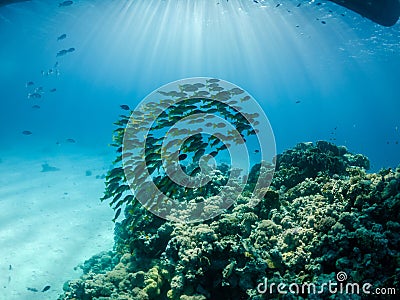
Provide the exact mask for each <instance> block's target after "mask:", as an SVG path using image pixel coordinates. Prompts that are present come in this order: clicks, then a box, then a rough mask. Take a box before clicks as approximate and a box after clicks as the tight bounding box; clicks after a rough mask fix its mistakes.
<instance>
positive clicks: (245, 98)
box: [240, 96, 250, 102]
mask: <svg viewBox="0 0 400 300" xmlns="http://www.w3.org/2000/svg"><path fill="white" fill-rule="evenodd" d="M248 100H250V96H245V97H243V98H242V99H240V102H245V101H248Z"/></svg>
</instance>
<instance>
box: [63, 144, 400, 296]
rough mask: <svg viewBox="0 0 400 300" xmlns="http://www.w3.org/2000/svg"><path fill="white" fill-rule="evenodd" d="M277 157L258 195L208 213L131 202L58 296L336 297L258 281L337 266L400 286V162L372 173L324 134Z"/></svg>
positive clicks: (311, 278) (312, 276)
mask: <svg viewBox="0 0 400 300" xmlns="http://www.w3.org/2000/svg"><path fill="white" fill-rule="evenodd" d="M276 165H277V170H276V172H275V176H274V179H273V182H272V185H271V186H270V188H269V189H268V191H267V192H266V193H265V195H264V198H263V199H262V201H261V202H260V203H258V205H256V206H254V207H252V206H250V205H248V203H249V202H251V197H252V195H251V193H250V192H249V191H246V190H245V191H244V192H243V193H242V195H241V196H240V197H239V199H238V200H237V202H236V203H235V204H234V205H233V206H232V207H231V208H230V209H229V210H227V211H226V212H225V213H223V214H222V215H220V216H218V217H216V218H214V219H212V220H209V221H206V222H203V223H198V224H189V225H187V224H174V223H170V222H167V221H165V220H163V219H160V218H158V217H156V216H154V215H152V214H150V213H148V212H147V210H146V209H144V208H142V207H141V206H137V205H136V206H132V205H128V206H127V207H126V208H125V210H124V214H125V219H124V220H123V221H121V222H120V223H117V224H116V227H115V247H114V250H113V251H112V252H105V253H102V254H100V255H97V256H95V257H94V258H92V259H90V260H89V261H87V262H85V263H84V264H83V265H82V266H81V268H82V269H83V272H84V274H83V275H82V277H81V278H80V279H76V280H71V281H69V282H67V283H66V284H65V285H64V291H65V292H64V294H63V295H61V296H60V297H59V299H180V300H189V299H190V300H203V299H265V297H267V298H268V299H274V298H283V299H303V298H304V299H306V298H309V299H334V296H337V295H332V294H330V293H329V292H328V291H325V293H323V294H320V295H313V294H311V293H309V292H307V291H305V292H304V291H303V292H301V293H299V294H298V295H293V294H290V293H288V294H286V295H278V294H276V293H275V294H272V295H262V294H260V293H259V292H258V291H257V286H258V284H259V283H262V282H263V281H264V279H265V278H268V282H269V283H276V284H279V283H281V282H283V283H287V284H290V283H310V282H313V283H316V284H322V283H324V282H328V281H329V280H332V281H336V274H337V273H338V272H345V273H346V274H347V275H348V277H349V279H348V280H349V281H350V282H360V283H361V282H362V283H370V284H371V285H372V286H373V287H399V286H400V251H399V250H400V223H399V222H400V218H399V216H400V166H399V167H398V168H397V169H395V170H391V169H384V170H381V171H380V172H379V173H367V172H366V169H368V167H369V161H368V159H367V158H366V157H365V156H363V155H360V154H357V155H354V154H351V153H349V152H348V151H347V149H346V148H344V147H340V146H339V147H338V146H335V145H333V144H330V143H328V142H324V141H320V142H317V143H315V144H312V143H301V144H298V145H297V146H296V147H295V148H293V149H290V150H287V151H285V152H284V153H282V154H280V155H278V156H277V160H276ZM257 172H258V170H257V167H254V168H253V170H252V174H250V175H249V179H248V181H249V182H250V183H251V181H252V178H255V177H257V174H256V173H257ZM225 175H226V174H225ZM397 292H400V291H398V290H397ZM345 296H346V297H347V296H348V298H346V299H361V296H362V295H356V294H354V295H351V297H350V295H345ZM369 297H370V298H371V299H374V298H373V297H374V296H373V295H369ZM337 299H338V298H337ZM343 299H345V298H343ZM376 299H384V298H383V296H380V297H379V298H376Z"/></svg>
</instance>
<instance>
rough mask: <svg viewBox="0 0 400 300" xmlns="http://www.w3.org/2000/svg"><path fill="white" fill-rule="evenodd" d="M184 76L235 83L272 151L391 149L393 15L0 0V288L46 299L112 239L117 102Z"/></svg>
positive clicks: (399, 65)
mask: <svg viewBox="0 0 400 300" xmlns="http://www.w3.org/2000/svg"><path fill="white" fill-rule="evenodd" d="M299 3H301V5H298V4H299ZM278 4H279V5H278ZM190 77H209V78H219V79H222V80H226V81H228V82H231V83H233V84H234V85H236V86H238V87H240V88H242V89H244V90H246V92H248V93H249V94H250V95H251V96H252V97H253V98H254V99H255V100H256V101H257V102H258V103H259V104H260V106H261V107H262V109H263V110H264V112H265V114H266V116H267V117H268V119H269V122H270V124H271V127H272V130H273V133H274V137H275V142H276V151H277V153H282V152H283V151H284V150H287V149H289V148H292V147H294V146H295V145H296V144H297V143H302V142H316V141H320V140H325V141H328V142H331V143H333V144H336V145H343V146H345V147H346V148H347V149H348V150H349V151H351V152H352V153H362V154H363V155H365V156H367V157H368V158H369V159H370V162H371V168H370V171H371V172H377V171H379V170H380V169H382V168H392V169H395V168H396V167H397V166H398V165H399V163H400V155H399V154H400V144H399V142H400V129H399V127H400V115H399V113H400V102H399V99H400V87H399V78H400V24H399V23H397V24H395V25H394V26H392V27H383V26H381V25H378V24H375V23H373V22H372V21H370V20H368V19H366V18H363V17H361V16H360V15H358V14H356V13H354V12H352V11H350V10H347V9H346V8H344V7H341V6H338V5H336V4H334V3H331V2H322V3H317V2H314V1H310V2H305V1H277V0H271V1H267V0H265V1H262V0H260V1H252V0H229V1H226V0H193V1H190V0H179V1H178V0H165V1H162V0H142V1H140V0H128V1H125V0H124V1H122V0H119V1H118V0H114V1H96V0H76V1H75V0H74V1H61V0H60V1H43V0H31V1H22V2H17V3H10V4H7V5H2V2H1V1H0V99H1V101H0V104H1V109H0V137H1V139H0V175H1V178H0V271H1V272H0V299H56V298H57V296H58V295H60V294H61V293H62V288H63V283H64V282H65V281H67V280H69V279H71V278H76V277H79V276H80V270H79V268H76V269H75V270H74V267H76V266H77V265H79V264H80V263H82V262H83V261H84V260H86V259H88V258H89V257H90V256H92V255H93V254H95V253H98V252H100V251H102V250H107V249H111V248H112V247H113V242H114V240H113V239H114V236H113V235H114V223H112V222H111V220H112V218H113V216H114V212H113V211H112V210H111V209H110V208H109V206H108V204H106V203H104V202H103V203H102V202H100V200H99V198H100V197H101V196H102V194H103V190H104V178H105V176H106V174H107V171H108V170H109V169H110V166H111V164H112V161H113V160H114V149H113V148H112V147H110V146H109V144H111V143H112V132H113V130H114V129H115V126H114V125H113V123H114V122H115V121H116V120H117V119H118V117H119V115H120V114H121V113H123V112H124V108H123V107H122V109H121V105H122V106H124V105H127V106H128V107H129V108H130V109H134V108H135V107H136V105H138V104H139V103H140V101H142V100H143V99H144V98H145V97H146V96H147V95H149V94H150V93H152V92H153V91H154V90H157V89H158V88H159V87H161V86H163V85H165V84H168V83H169V82H173V81H176V80H180V79H184V78H190ZM254 150H257V149H254Z"/></svg>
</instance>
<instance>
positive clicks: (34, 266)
mask: <svg viewBox="0 0 400 300" xmlns="http://www.w3.org/2000/svg"><path fill="white" fill-rule="evenodd" d="M0 158H1V160H0V299H9V300H12V299H32V300H35V299H56V298H57V296H58V295H59V294H60V293H61V292H62V285H63V283H64V282H65V281H66V280H69V279H73V278H77V277H79V276H80V274H81V272H80V269H77V270H74V267H75V266H77V265H78V264H79V263H81V262H83V261H84V260H86V259H88V258H90V257H91V256H92V255H94V254H96V253H98V252H100V251H103V250H109V249H111V248H112V245H113V228H114V225H113V223H112V222H111V221H110V220H111V219H112V218H113V211H112V210H111V209H110V208H109V207H108V205H107V203H101V202H100V201H99V198H100V197H101V195H102V193H103V189H104V180H103V179H99V178H97V179H96V175H98V176H101V175H102V174H105V173H106V171H107V169H108V167H109V162H110V160H109V159H107V158H104V157H101V156H87V155H86V156H84V155H81V154H76V153H75V154H70V155H67V154H62V155H57V156H51V157H48V156H45V155H43V157H39V158H38V157H36V158H32V159H27V158H25V157H22V156H21V155H19V156H17V155H15V154H14V155H13V154H11V155H5V156H4V154H3V155H1V153H0ZM44 163H48V164H49V165H50V166H54V167H57V168H59V169H60V170H59V171H51V172H41V170H42V164H44ZM87 170H90V171H91V172H92V175H90V176H87V175H89V174H86V171H87ZM47 285H49V286H50V289H49V290H48V291H45V292H41V290H42V289H43V288H44V287H45V286H47ZM27 288H33V289H37V290H38V292H33V291H29V290H28V289H27Z"/></svg>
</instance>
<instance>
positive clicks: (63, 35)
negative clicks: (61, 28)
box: [57, 33, 67, 41]
mask: <svg viewBox="0 0 400 300" xmlns="http://www.w3.org/2000/svg"><path fill="white" fill-rule="evenodd" d="M66 38H67V35H66V34H65V33H63V34H62V35H60V36H59V37H58V38H57V41H61V40H64V39H66Z"/></svg>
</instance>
